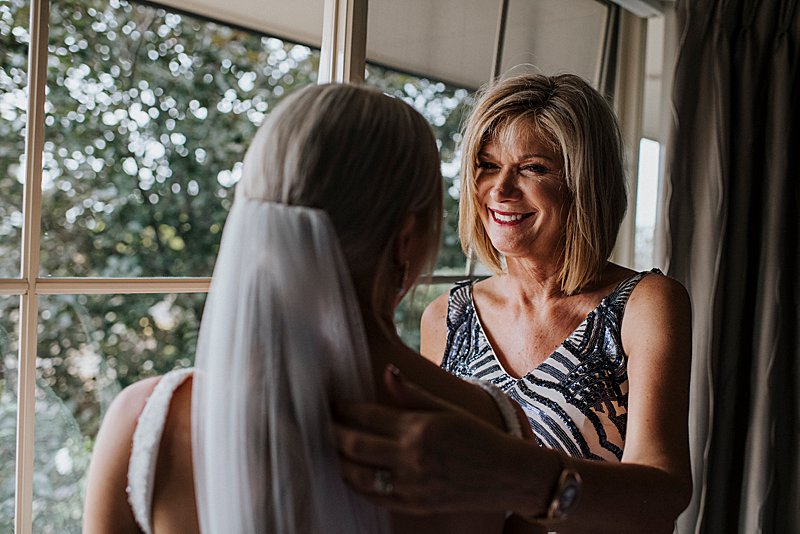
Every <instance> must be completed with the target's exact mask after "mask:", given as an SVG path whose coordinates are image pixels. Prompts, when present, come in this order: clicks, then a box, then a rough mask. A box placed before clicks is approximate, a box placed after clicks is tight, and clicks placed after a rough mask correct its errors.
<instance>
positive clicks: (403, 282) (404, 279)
mask: <svg viewBox="0 0 800 534" xmlns="http://www.w3.org/2000/svg"><path fill="white" fill-rule="evenodd" d="M401 270H402V274H401V275H400V285H399V286H397V294H398V295H399V294H401V293H404V292H405V290H406V284H408V260H406V261H405V262H403V266H402V267H401Z"/></svg>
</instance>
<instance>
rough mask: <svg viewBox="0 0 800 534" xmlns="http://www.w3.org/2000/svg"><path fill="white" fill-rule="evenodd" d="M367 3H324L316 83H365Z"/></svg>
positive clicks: (364, 0)
mask: <svg viewBox="0 0 800 534" xmlns="http://www.w3.org/2000/svg"><path fill="white" fill-rule="evenodd" d="M367 4H368V0H325V13H324V21H323V27H322V48H321V53H320V62H319V76H318V78H317V79H318V81H319V83H328V82H351V83H361V82H363V81H364V69H365V68H366V56H367Z"/></svg>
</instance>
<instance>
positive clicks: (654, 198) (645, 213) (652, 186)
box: [634, 137, 661, 271]
mask: <svg viewBox="0 0 800 534" xmlns="http://www.w3.org/2000/svg"><path fill="white" fill-rule="evenodd" d="M660 153H661V144H660V143H658V142H657V141H653V140H652V139H645V138H644V137H643V138H642V140H641V141H640V143H639V177H638V180H637V186H636V241H635V247H634V269H636V270H638V271H641V270H645V269H652V268H653V265H654V260H655V258H654V254H653V251H654V243H653V237H654V234H655V228H656V210H657V209H658V168H659V157H660Z"/></svg>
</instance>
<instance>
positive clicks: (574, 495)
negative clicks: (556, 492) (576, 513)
mask: <svg viewBox="0 0 800 534" xmlns="http://www.w3.org/2000/svg"><path fill="white" fill-rule="evenodd" d="M579 493H580V487H579V486H578V481H577V480H575V479H574V478H573V479H570V480H569V481H568V482H567V485H566V486H565V487H564V490H563V491H562V492H561V498H560V499H559V500H558V508H559V510H560V511H561V512H562V513H563V512H566V511H568V510H569V509H570V508H572V507H573V506H574V505H575V502H576V501H577V500H578V494H579Z"/></svg>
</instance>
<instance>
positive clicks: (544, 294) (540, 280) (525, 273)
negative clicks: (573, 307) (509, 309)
mask: <svg viewBox="0 0 800 534" xmlns="http://www.w3.org/2000/svg"><path fill="white" fill-rule="evenodd" d="M560 275H561V264H560V262H558V263H556V262H537V261H533V260H528V259H524V258H507V259H506V274H505V275H503V278H504V285H506V286H507V287H508V288H509V289H510V290H511V292H512V293H511V294H515V295H519V296H520V297H522V298H523V299H524V300H526V301H541V300H549V299H554V298H560V297H563V296H565V295H564V292H563V291H562V290H561V280H560Z"/></svg>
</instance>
